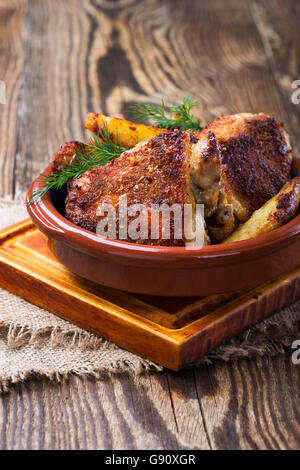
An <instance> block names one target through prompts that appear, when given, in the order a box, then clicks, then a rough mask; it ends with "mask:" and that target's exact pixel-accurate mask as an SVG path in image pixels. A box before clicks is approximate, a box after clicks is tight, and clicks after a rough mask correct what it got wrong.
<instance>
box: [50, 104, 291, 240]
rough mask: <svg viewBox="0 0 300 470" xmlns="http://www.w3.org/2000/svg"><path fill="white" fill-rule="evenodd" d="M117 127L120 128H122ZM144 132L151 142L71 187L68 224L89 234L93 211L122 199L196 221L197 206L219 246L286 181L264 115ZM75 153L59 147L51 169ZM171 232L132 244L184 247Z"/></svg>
mask: <svg viewBox="0 0 300 470" xmlns="http://www.w3.org/2000/svg"><path fill="white" fill-rule="evenodd" d="M90 116H92V117H93V116H94V115H90ZM118 121H120V122H121V121H122V120H118ZM97 122H98V121H97ZM122 122H123V123H124V124H123V127H124V126H125V127H126V124H125V123H126V121H122ZM97 125H98V124H97ZM119 127H120V126H119ZM123 127H122V129H123ZM144 127H146V126H143V128H144ZM97 129H98V127H97ZM147 129H148V131H147V132H148V134H149V135H147V138H148V137H151V135H152V134H151V132H152V131H151V129H152V130H153V138H149V140H147V141H145V142H141V143H139V144H138V145H136V146H135V147H133V148H131V149H129V150H128V151H125V152H124V153H123V154H122V155H121V156H120V157H118V158H116V159H115V160H113V161H111V162H110V163H108V164H107V165H105V166H102V167H99V168H94V169H93V170H91V171H88V172H86V173H84V174H83V175H81V176H80V177H79V178H77V179H75V180H72V181H69V183H68V188H67V191H68V195H67V198H66V217H67V218H68V219H69V220H70V221H72V222H73V223H75V224H77V225H79V226H81V227H83V228H86V229H88V230H91V231H95V230H96V226H97V223H98V221H99V215H97V208H98V207H99V204H100V205H101V204H111V205H112V206H114V207H116V208H118V205H119V201H120V198H122V197H124V196H126V198H127V203H128V205H130V204H137V203H141V204H145V205H146V206H147V207H150V206H151V205H152V204H162V203H167V204H169V205H172V204H174V203H175V204H179V205H181V206H182V207H183V206H184V204H191V205H192V207H193V217H194V219H195V217H196V215H195V204H196V203H200V204H204V207H205V219H206V223H207V229H208V233H209V236H210V238H211V241H212V242H213V243H218V242H222V241H223V240H224V239H225V238H227V237H228V236H229V235H230V234H231V233H232V232H233V231H234V230H235V228H236V227H237V226H238V225H239V224H240V223H243V222H245V221H246V220H247V219H249V217H250V216H251V214H252V213H253V212H254V211H255V210H257V209H258V208H260V207H261V206H262V205H263V204H264V203H265V202H266V201H267V200H269V199H270V198H272V197H273V196H274V195H275V194H277V193H278V191H279V190H280V189H281V188H282V187H283V185H284V184H285V183H286V182H287V181H288V180H289V178H290V171H291V161H292V154H291V146H290V143H289V137H288V135H287V134H286V132H285V131H284V129H283V125H282V124H281V123H279V122H277V121H276V120H275V119H273V118H271V117H269V116H267V115H265V114H263V113H260V114H250V113H242V114H236V115H232V116H221V117H219V118H216V119H214V120H213V121H211V122H210V123H209V124H208V125H207V126H206V128H205V129H204V130H202V131H199V132H192V133H188V132H182V131H167V130H163V133H161V134H159V135H157V129H156V128H147ZM94 131H95V132H96V130H95V129H94ZM123 131H124V132H123V133H125V134H126V132H125V130H124V129H123ZM132 132H133V131H132ZM125 134H124V135H125ZM130 142H131V141H130ZM130 145H131V144H130ZM78 146H79V147H81V148H82V149H84V144H81V143H79V142H69V143H66V144H64V145H63V146H61V147H60V149H59V151H58V152H57V154H56V155H55V157H54V161H53V169H54V170H57V169H58V170H59V169H60V168H61V167H62V166H63V165H66V164H68V163H69V162H70V161H72V159H73V158H75V150H76V147H78ZM194 226H195V220H194V221H193V227H194ZM172 230H173V232H172V233H171V238H170V239H169V240H165V239H163V237H162V233H161V232H160V236H159V238H158V239H156V240H153V239H151V237H150V236H148V237H146V239H141V238H140V239H138V240H135V241H137V242H138V243H147V244H151V245H174V246H176V245H185V244H187V240H186V239H185V238H184V237H183V238H182V239H179V240H176V239H175V238H174V227H173V229H172ZM191 230H192V227H191ZM148 235H149V234H148ZM128 241H133V240H131V239H130V238H128Z"/></svg>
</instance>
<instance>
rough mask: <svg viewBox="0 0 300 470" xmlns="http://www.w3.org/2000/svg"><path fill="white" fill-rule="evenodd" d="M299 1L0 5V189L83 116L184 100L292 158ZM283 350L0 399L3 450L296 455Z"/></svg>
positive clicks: (298, 115)
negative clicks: (0, 101) (261, 136)
mask: <svg viewBox="0 0 300 470" xmlns="http://www.w3.org/2000/svg"><path fill="white" fill-rule="evenodd" d="M299 31H300V2H299V1H297V0H294V1H292V0H289V1H288V0H266V1H265V0H264V1H262V0H227V1H226V2H225V1H223V0H211V1H209V2H207V1H205V0H164V1H162V0H115V1H113V0H27V1H26V0H0V41H1V42H0V79H1V80H4V81H5V82H6V87H7V90H6V104H5V105H4V106H1V107H0V162H1V166H0V172H1V176H0V178H1V185H0V195H7V194H13V195H14V194H16V193H18V192H19V191H24V190H25V189H26V188H27V187H28V185H29V183H30V182H31V180H32V179H33V178H34V177H35V176H36V175H37V174H38V173H39V171H40V170H41V169H43V168H44V167H45V166H46V164H47V162H48V161H49V159H50V156H51V155H52V154H53V153H54V151H55V150H56V149H57V147H58V146H59V144H60V143H62V142H64V141H66V140H72V139H78V140H79V139H81V138H84V130H83V127H84V124H83V123H84V118H85V116H86V114H87V112H89V111H101V112H104V113H105V114H110V115H122V114H124V112H125V110H126V108H127V107H128V106H129V105H130V104H132V103H135V102H139V101H147V99H149V97H151V99H152V100H154V101H155V102H158V101H159V100H160V98H161V97H168V101H169V102H170V103H175V102H176V101H178V97H182V96H183V95H185V94H187V93H190V94H193V95H194V96H196V97H197V98H198V99H199V108H198V110H197V113H198V115H199V116H200V117H201V118H202V119H203V121H204V122H206V121H208V120H209V119H210V118H211V117H212V116H215V115H218V114H220V113H234V112H241V111H253V112H259V111H264V112H266V113H269V114H271V115H274V116H276V117H277V118H278V119H280V120H282V121H284V122H285V124H286V127H287V129H288V131H289V133H290V135H291V139H292V144H293V146H294V151H295V154H298V155H300V139H299V137H298V135H297V133H298V131H299V126H300V104H298V105H296V104H293V103H292V102H291V94H292V92H293V91H294V90H293V89H292V85H291V84H292V82H293V81H294V80H297V79H300V34H299ZM299 415H300V366H295V365H293V364H292V362H291V354H289V353H287V354H286V355H284V356H278V357H275V358H261V359H258V360H240V361H236V362H230V363H228V364H226V363H216V364H214V365H212V366H209V367H207V366H202V367H200V368H198V369H196V368H195V369H191V370H188V371H183V372H180V373H169V372H165V373H163V374H157V375H151V376H146V377H143V376H140V377H127V376H115V377H112V378H109V379H106V380H103V381H95V380H93V379H89V378H84V379H80V378H76V377H73V378H70V380H68V381H66V382H64V383H62V384H56V383H51V382H50V381H48V380H46V379H41V378H33V379H31V380H29V381H28V382H27V383H26V384H22V385H18V386H15V387H14V388H13V389H12V391H11V392H10V393H8V394H5V395H3V396H2V397H1V404H0V448H1V449H22V448H23V449H70V448H71V449H94V448H98V449H145V448H148V449H249V448H250V449H257V448H259V449H265V448H267V449H270V448H276V449H278V448H280V449H297V448H298V449H299V447H300V421H299Z"/></svg>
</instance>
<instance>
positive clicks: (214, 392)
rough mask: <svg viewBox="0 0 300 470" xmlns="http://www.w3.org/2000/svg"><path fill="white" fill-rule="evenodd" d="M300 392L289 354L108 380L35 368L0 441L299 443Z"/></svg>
mask: <svg viewBox="0 0 300 470" xmlns="http://www.w3.org/2000/svg"><path fill="white" fill-rule="evenodd" d="M278 370H280V375H279V374H278ZM299 399H300V378H299V371H298V369H297V366H293V365H292V363H291V358H290V356H289V355H287V356H286V357H284V356H280V357H277V358H273V359H269V358H263V359H260V360H258V361H248V360H241V361H236V362H231V363H229V364H224V363H217V364H215V365H213V366H209V367H208V366H201V367H200V368H198V369H196V368H195V369H191V370H187V371H182V372H180V373H170V372H165V373H163V374H159V375H150V376H139V377H129V376H119V377H117V376H116V377H111V378H107V379H106V380H104V381H95V380H94V379H90V378H78V377H72V378H70V379H69V380H68V381H64V382H63V383H61V384H55V383H52V382H49V380H47V379H44V378H35V379H31V380H30V382H29V383H27V384H23V385H21V384H19V385H17V386H16V387H15V389H14V391H13V392H10V393H7V394H6V395H4V396H3V397H2V402H1V405H0V423H1V426H0V448H1V449H116V450H120V449H155V450H161V449H165V450H176V449H181V450H184V449H190V450H196V449H299V448H300V422H299Z"/></svg>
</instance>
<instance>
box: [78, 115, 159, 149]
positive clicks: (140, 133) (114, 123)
mask: <svg viewBox="0 0 300 470" xmlns="http://www.w3.org/2000/svg"><path fill="white" fill-rule="evenodd" d="M104 126H106V127H107V129H108V130H109V132H110V133H111V134H112V136H113V137H114V138H115V139H117V141H118V144H120V145H122V146H123V147H126V148H132V147H134V146H135V145H136V144H137V143H139V142H143V141H144V140H148V139H152V137H155V136H156V135H158V134H162V133H165V132H168V130H167V129H159V128H158V127H151V126H145V125H144V124H136V123H134V122H130V121H126V120H125V119H119V118H112V117H108V116H104V114H98V113H90V114H89V115H88V116H87V118H86V120H85V128H86V129H88V130H90V131H91V132H93V133H94V134H98V133H99V132H101V130H102V129H103V128H104Z"/></svg>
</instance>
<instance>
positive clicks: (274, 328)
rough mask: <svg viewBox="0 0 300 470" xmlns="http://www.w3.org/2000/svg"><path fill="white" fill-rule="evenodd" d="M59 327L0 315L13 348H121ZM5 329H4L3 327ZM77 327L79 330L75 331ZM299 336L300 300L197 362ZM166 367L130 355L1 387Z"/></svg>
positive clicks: (280, 349)
mask: <svg viewBox="0 0 300 470" xmlns="http://www.w3.org/2000/svg"><path fill="white" fill-rule="evenodd" d="M24 201H25V196H24V194H18V195H17V196H16V197H15V199H14V200H13V199H12V198H10V197H7V198H5V199H2V200H0V209H1V208H4V207H6V208H7V204H9V205H12V208H13V206H15V205H20V204H22V203H24ZM68 325H69V326H68V329H67V330H64V329H63V328H56V327H51V326H50V327H43V328H38V329H32V328H30V327H28V326H24V325H22V326H21V325H18V324H17V323H14V324H12V323H5V322H1V319H0V331H2V332H3V333H4V335H5V336H6V342H7V346H8V347H9V348H11V349H14V348H22V347H24V346H26V345H28V344H32V343H35V342H38V341H39V340H40V339H41V338H43V339H44V340H45V338H46V339H47V341H48V342H49V348H50V349H51V348H56V347H65V346H66V347H68V348H80V349H82V350H87V349H89V350H97V349H100V348H105V347H109V348H110V350H112V348H116V349H118V346H116V345H113V344H112V343H110V342H108V341H106V340H104V339H102V338H99V337H97V336H96V335H93V334H92V333H88V332H85V331H84V330H82V331H81V330H80V331H78V328H77V327H76V326H74V330H72V328H71V329H70V324H68ZM3 329H4V330H3ZM75 329H77V331H75ZM299 338H300V301H299V302H297V303H296V304H294V305H292V306H290V307H287V308H286V309H284V310H283V311H281V312H279V313H277V314H275V315H273V316H272V317H270V318H268V319H267V320H265V321H264V322H262V323H260V324H257V325H255V326H253V327H251V328H249V329H248V330H247V331H246V332H244V333H242V334H241V335H239V336H238V337H235V338H233V339H232V340H230V341H228V342H227V343H226V344H224V345H222V346H220V347H219V348H217V349H216V350H215V351H213V352H211V353H210V354H208V355H207V356H205V357H204V358H202V359H201V360H200V361H199V362H198V363H197V364H196V365H198V366H200V365H201V364H208V365H209V364H212V363H213V362H215V361H220V360H221V361H230V360H233V359H239V358H254V357H262V356H275V355H278V354H284V353H285V352H286V351H288V350H290V349H291V345H292V343H293V341H294V340H295V339H299ZM163 370H164V369H163V368H162V367H161V366H159V365H157V364H154V363H153V362H151V361H148V360H146V359H143V358H140V357H138V356H132V358H131V359H130V360H129V359H122V360H117V361H112V362H111V363H109V364H108V365H106V366H103V365H101V366H98V367H96V366H95V367H88V368H87V367H73V368H72V369H70V370H68V371H67V372H64V373H61V372H59V371H55V370H53V372H51V373H49V372H36V371H33V370H28V371H21V372H18V373H17V374H13V375H11V376H10V377H6V378H4V379H2V380H1V379H0V380H1V381H0V391H7V390H8V389H9V387H10V385H11V384H14V383H17V382H20V381H24V380H26V379H28V378H29V377H31V376H33V375H34V376H46V377H48V378H49V379H50V380H55V381H61V380H62V379H65V378H67V377H68V376H70V375H78V376H83V375H87V376H90V377H94V378H96V379H101V378H105V377H107V376H110V375H116V374H123V373H128V374H133V375H138V374H142V373H151V372H161V371H163Z"/></svg>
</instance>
